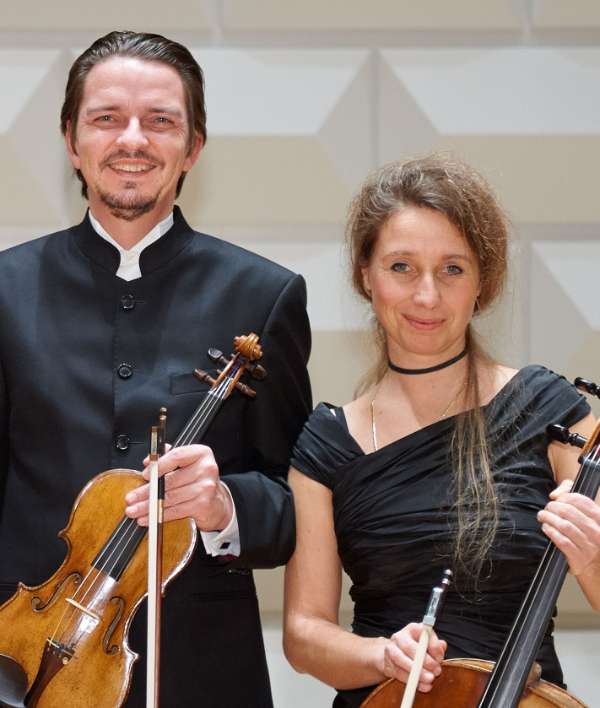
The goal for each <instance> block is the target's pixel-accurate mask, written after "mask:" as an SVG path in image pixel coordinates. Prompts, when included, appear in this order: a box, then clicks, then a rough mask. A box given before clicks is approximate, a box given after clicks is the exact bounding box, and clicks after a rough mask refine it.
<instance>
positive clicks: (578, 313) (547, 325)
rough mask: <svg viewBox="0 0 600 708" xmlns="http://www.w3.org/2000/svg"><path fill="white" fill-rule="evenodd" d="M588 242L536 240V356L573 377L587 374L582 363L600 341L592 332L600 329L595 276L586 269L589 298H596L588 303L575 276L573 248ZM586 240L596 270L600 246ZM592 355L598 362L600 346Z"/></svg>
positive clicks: (599, 264) (533, 340)
mask: <svg viewBox="0 0 600 708" xmlns="http://www.w3.org/2000/svg"><path fill="white" fill-rule="evenodd" d="M584 245H585V244H573V243H572V242H568V241H563V242H556V241H553V242H548V241H537V242H534V243H533V244H532V264H531V275H530V278H531V279H530V283H531V284H530V288H531V290H530V308H531V310H530V336H531V345H530V347H531V359H532V361H535V362H536V363H540V364H546V365H547V366H549V367H550V368H552V369H555V370H556V371H559V372H560V373H562V374H565V375H568V376H570V377H573V376H581V375H583V374H582V372H581V371H580V370H578V367H579V365H580V364H581V359H582V357H583V354H584V352H586V353H587V354H590V347H592V348H594V347H597V346H598V345H599V344H600V337H596V336H593V335H595V333H597V332H598V329H597V325H598V322H597V317H595V316H594V314H593V305H594V303H593V299H594V298H592V297H591V295H592V293H593V290H592V289H591V287H590V286H591V282H594V281H591V282H590V281H589V280H586V275H585V272H582V273H581V283H585V282H587V283H588V295H587V298H585V299H587V300H590V301H591V307H589V306H588V304H587V303H586V302H585V301H584V299H582V297H581V283H579V284H578V283H577V282H575V281H574V280H573V277H572V276H573V274H574V272H575V268H576V265H575V263H574V261H573V260H571V258H570V253H571V252H572V248H573V246H576V247H583V246H584ZM587 245H588V248H589V251H590V264H589V266H590V268H594V267H595V268H596V270H597V269H598V268H600V258H599V257H598V256H599V255H600V253H599V251H598V248H594V247H593V246H592V244H587ZM594 251H595V252H596V253H594ZM557 258H561V259H562V260H563V262H564V264H565V268H564V269H563V268H558V269H557V268H556V265H557ZM594 289H596V288H594ZM593 356H594V357H595V360H596V361H600V347H599V348H598V349H595V350H594V352H593ZM577 360H578V361H577ZM576 362H577V363H576ZM592 373H593V372H590V375H591V374H592ZM598 373H599V374H600V371H599V372H598Z"/></svg>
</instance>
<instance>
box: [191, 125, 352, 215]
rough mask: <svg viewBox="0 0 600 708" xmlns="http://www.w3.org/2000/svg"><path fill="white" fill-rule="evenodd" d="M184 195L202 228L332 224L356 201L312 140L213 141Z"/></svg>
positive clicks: (247, 139) (244, 138) (213, 139)
mask: <svg viewBox="0 0 600 708" xmlns="http://www.w3.org/2000/svg"><path fill="white" fill-rule="evenodd" d="M188 180H189V184H188V183H187V182H186V185H185V187H184V190H183V192H182V197H181V200H180V201H181V205H182V208H183V209H184V211H185V213H186V215H187V218H188V219H190V221H191V222H192V223H194V224H196V225H202V226H203V227H204V226H206V227H207V228H210V225H211V224H215V223H216V224H232V225H236V224H239V225H245V226H252V225H257V224H277V223H283V224H285V223H297V224H317V223H318V224H331V223H336V222H338V221H339V220H340V215H342V214H344V212H345V209H346V206H347V204H348V201H349V199H350V190H349V189H348V187H346V186H345V185H343V184H342V182H341V180H340V177H339V175H338V174H337V173H336V170H335V167H334V165H333V164H332V163H331V161H330V160H329V158H328V157H327V155H326V153H325V151H324V149H323V147H322V146H321V145H320V144H319V142H318V140H316V139H315V138H312V137H306V136H298V137H275V136H273V137H262V136H252V137H243V136H241V137H235V136H222V137H219V136H217V137H214V138H210V139H209V142H208V144H207V146H206V149H205V151H204V153H203V154H202V156H201V157H200V164H199V165H197V167H196V168H195V169H194V171H193V172H191V173H190V175H189V177H188Z"/></svg>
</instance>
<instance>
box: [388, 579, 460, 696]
mask: <svg viewBox="0 0 600 708" xmlns="http://www.w3.org/2000/svg"><path fill="white" fill-rule="evenodd" d="M451 582H452V571H451V570H445V571H444V576H443V578H442V580H441V582H440V584H439V585H437V586H436V587H434V588H433V590H432V591H431V595H430V597H429V602H428V603H427V609H426V610H425V615H424V617H423V625H424V626H423V631H422V632H421V636H420V637H419V644H418V645H417V652H416V654H415V658H414V659H413V663H412V666H411V669H410V673H409V675H408V681H407V682H406V688H405V689H404V695H403V696H402V703H401V704H400V708H412V705H413V702H414V700H415V694H416V692H417V686H418V685H419V676H420V675H421V669H422V668H423V662H424V661H425V654H426V653H427V647H428V646H429V637H431V633H432V632H433V626H434V624H435V622H436V620H437V618H438V615H439V613H440V610H441V609H442V605H443V603H444V598H445V596H446V591H447V590H448V588H449V587H450V583H451Z"/></svg>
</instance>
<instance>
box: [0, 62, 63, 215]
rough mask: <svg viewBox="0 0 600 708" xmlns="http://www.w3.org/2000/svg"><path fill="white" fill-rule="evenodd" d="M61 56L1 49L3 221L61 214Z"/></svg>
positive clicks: (0, 152)
mask: <svg viewBox="0 0 600 708" xmlns="http://www.w3.org/2000/svg"><path fill="white" fill-rule="evenodd" d="M65 58H66V57H65V55H64V54H62V53H60V52H58V51H52V50H47V51H26V50H2V51H0V85H2V87H3V90H4V91H5V92H6V94H5V96H6V97H5V100H4V101H3V112H2V116H1V117H0V159H1V161H2V166H3V168H4V200H5V201H4V203H3V205H2V214H3V221H4V223H9V224H13V225H15V226H16V225H27V224H32V225H35V224H41V223H48V221H49V220H53V221H55V223H57V225H58V224H59V223H61V218H64V216H65V214H64V211H65V210H64V207H65V184H64V182H63V179H62V177H63V176H64V174H65V166H66V158H65V155H64V146H63V141H62V137H61V135H60V131H59V112H60V105H61V100H62V93H63V91H64V80H65V79H64V77H65V71H66V63H65ZM41 146H43V147H41Z"/></svg>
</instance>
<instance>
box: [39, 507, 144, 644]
mask: <svg viewBox="0 0 600 708" xmlns="http://www.w3.org/2000/svg"><path fill="white" fill-rule="evenodd" d="M132 521H134V520H133V519H129V518H127V517H126V518H124V519H121V522H120V523H119V526H118V527H117V530H116V532H115V533H114V535H113V538H118V543H121V542H122V541H123V527H125V526H127V527H128V528H127V529H125V533H127V531H129V530H130V529H131V523H130V522H132ZM133 532H135V528H134V529H133ZM131 538H132V534H130V536H129V538H126V539H125V544H127V543H129V540H130V539H131ZM100 578H101V569H98V568H96V567H95V566H91V567H90V568H89V570H88V571H87V573H86V575H85V576H84V577H83V579H82V580H81V582H80V583H79V585H78V586H77V588H76V590H75V592H74V593H73V595H72V599H73V600H75V601H76V602H77V603H78V604H80V605H84V606H85V601H86V596H87V595H89V594H90V593H92V592H93V593H95V592H96V589H95V587H94V586H95V583H96V581H98V580H99V579H100ZM69 610H70V611H71V616H70V617H69V619H68V620H66V621H65V615H66V614H67V612H68V611H69ZM77 612H80V611H79V610H77V609H76V608H75V607H74V606H73V605H71V604H70V603H67V606H66V608H65V610H64V612H63V614H62V616H61V617H60V619H59V621H58V623H57V625H56V628H55V630H54V632H53V635H52V638H53V639H55V638H56V635H57V634H58V631H59V629H61V625H62V624H63V622H64V623H65V627H64V628H63V629H62V632H63V635H64V633H67V630H68V627H69V625H68V622H69V621H71V620H75V614H76V613H77Z"/></svg>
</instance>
